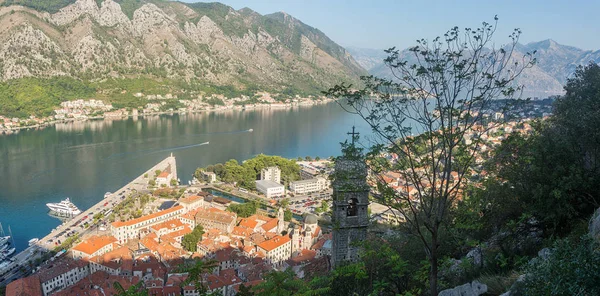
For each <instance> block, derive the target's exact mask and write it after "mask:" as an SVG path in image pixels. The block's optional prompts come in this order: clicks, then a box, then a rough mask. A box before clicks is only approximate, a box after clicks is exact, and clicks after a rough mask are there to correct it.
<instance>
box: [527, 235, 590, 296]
mask: <svg viewBox="0 0 600 296" xmlns="http://www.w3.org/2000/svg"><path fill="white" fill-rule="evenodd" d="M598 283H600V252H599V251H598V245H597V243H596V242H594V241H593V239H591V238H589V237H583V238H582V239H581V241H579V242H572V241H570V240H568V239H565V240H559V241H557V242H556V243H555V244H554V247H553V248H552V251H551V253H550V256H549V257H548V259H546V260H544V259H542V258H536V259H534V261H533V262H532V264H531V265H530V266H529V267H528V269H527V275H526V277H525V282H524V284H523V293H522V294H523V295H600V285H598Z"/></svg>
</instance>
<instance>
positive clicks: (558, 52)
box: [347, 39, 600, 97]
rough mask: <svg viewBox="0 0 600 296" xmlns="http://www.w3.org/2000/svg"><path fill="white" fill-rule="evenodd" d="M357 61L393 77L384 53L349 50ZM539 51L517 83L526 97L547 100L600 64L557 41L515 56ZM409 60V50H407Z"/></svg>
mask: <svg viewBox="0 0 600 296" xmlns="http://www.w3.org/2000/svg"><path fill="white" fill-rule="evenodd" d="M347 49H348V52H350V53H351V54H352V55H353V56H354V58H355V59H356V61H357V62H358V63H359V64H360V65H361V66H363V67H364V68H365V69H367V71H369V73H371V74H373V75H376V76H380V77H386V78H391V72H390V70H389V68H387V66H385V65H384V64H383V59H384V58H385V57H386V54H385V52H383V50H376V49H360V48H352V47H349V48H347ZM534 50H535V51H537V52H536V55H535V56H536V58H537V64H536V65H535V66H533V67H532V68H530V69H527V70H526V71H525V72H524V73H523V74H522V76H521V77H520V79H519V81H518V83H520V84H522V85H524V86H525V92H524V95H527V96H537V97H546V96H550V95H557V94H562V93H563V85H564V84H565V83H566V81H567V78H568V77H570V76H571V75H572V74H573V72H574V71H575V69H576V68H577V66H579V65H584V64H587V63H589V62H595V63H600V50H597V51H591V50H587V51H586V50H582V49H579V48H576V47H572V46H566V45H561V44H558V43H556V42H555V41H554V40H550V39H548V40H544V41H540V42H532V43H528V44H525V45H522V44H519V45H518V46H517V51H516V52H515V56H517V57H518V56H521V55H523V54H525V53H527V52H533V51H534ZM403 53H404V54H406V57H407V58H409V56H408V54H409V53H408V51H406V50H405V51H404V52H403Z"/></svg>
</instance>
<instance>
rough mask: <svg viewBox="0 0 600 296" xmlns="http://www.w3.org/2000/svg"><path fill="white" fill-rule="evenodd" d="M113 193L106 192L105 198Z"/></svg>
mask: <svg viewBox="0 0 600 296" xmlns="http://www.w3.org/2000/svg"><path fill="white" fill-rule="evenodd" d="M111 194H112V192H106V193H104V198H108V197H109V196H110V195H111Z"/></svg>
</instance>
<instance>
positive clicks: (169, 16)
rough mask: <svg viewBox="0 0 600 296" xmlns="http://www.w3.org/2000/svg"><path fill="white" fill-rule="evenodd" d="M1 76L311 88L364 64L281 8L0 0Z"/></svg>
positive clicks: (158, 0) (156, 0)
mask: <svg viewBox="0 0 600 296" xmlns="http://www.w3.org/2000/svg"><path fill="white" fill-rule="evenodd" d="M0 25H1V26H2V27H1V28H2V29H1V30H0V41H2V43H3V45H0V80H2V81H7V80H11V79H18V78H23V77H38V78H39V77H42V78H43V77H56V76H70V77H74V78H77V79H84V80H94V79H95V80H98V79H107V78H115V77H116V78H123V77H129V76H134V77H139V76H147V77H151V78H157V79H163V78H165V79H182V80H185V81H195V82H196V83H200V84H209V85H221V86H225V85H233V86H234V87H236V88H238V89H248V88H256V89H261V90H273V91H276V92H284V91H287V92H289V93H313V94H316V93H318V92H319V90H322V89H324V88H327V87H329V86H332V85H333V84H336V83H339V82H340V81H349V82H357V81H358V77H359V76H360V75H363V74H366V71H365V70H364V69H362V68H361V67H360V65H359V64H358V63H356V61H354V59H353V58H352V56H351V55H350V54H349V53H348V52H347V51H346V50H345V49H344V48H343V47H341V46H339V45H337V44H336V43H335V42H333V41H332V40H331V39H329V37H327V36H326V35H325V34H324V33H322V32H321V31H320V30H318V29H316V28H313V27H311V26H309V25H306V24H304V23H303V22H301V21H300V20H298V19H296V18H294V17H292V16H290V15H288V14H285V15H284V14H281V13H274V14H270V15H260V14H259V13H257V12H255V11H253V10H251V9H250V8H243V9H240V10H235V9H233V8H232V7H229V6H227V5H225V4H222V3H218V2H213V3H182V2H171V1H165V0H46V1H44V2H40V1H34V0H4V1H1V0H0Z"/></svg>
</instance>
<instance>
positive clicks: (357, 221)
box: [332, 127, 370, 267]
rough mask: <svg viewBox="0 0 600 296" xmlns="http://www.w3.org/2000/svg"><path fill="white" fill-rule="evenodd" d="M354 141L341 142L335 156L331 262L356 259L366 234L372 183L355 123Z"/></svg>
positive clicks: (340, 263)
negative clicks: (358, 145)
mask: <svg viewBox="0 0 600 296" xmlns="http://www.w3.org/2000/svg"><path fill="white" fill-rule="evenodd" d="M348 134H349V135H351V136H352V141H351V143H348V142H347V141H346V142H345V143H342V156H340V157H338V158H337V159H336V160H335V172H334V174H333V183H332V186H333V217H332V222H333V249H332V266H333V267H336V266H339V265H342V264H343V263H344V262H351V261H355V260H357V259H358V257H359V245H358V244H359V243H360V242H361V241H363V240H365V239H366V238H367V227H368V226H369V214H368V211H367V208H368V206H369V191H370V188H369V185H368V184H367V165H366V163H365V158H364V156H363V155H362V149H360V148H358V147H356V145H355V144H356V143H355V142H356V141H357V140H358V133H356V132H355V129H354V127H352V132H351V133H348Z"/></svg>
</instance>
